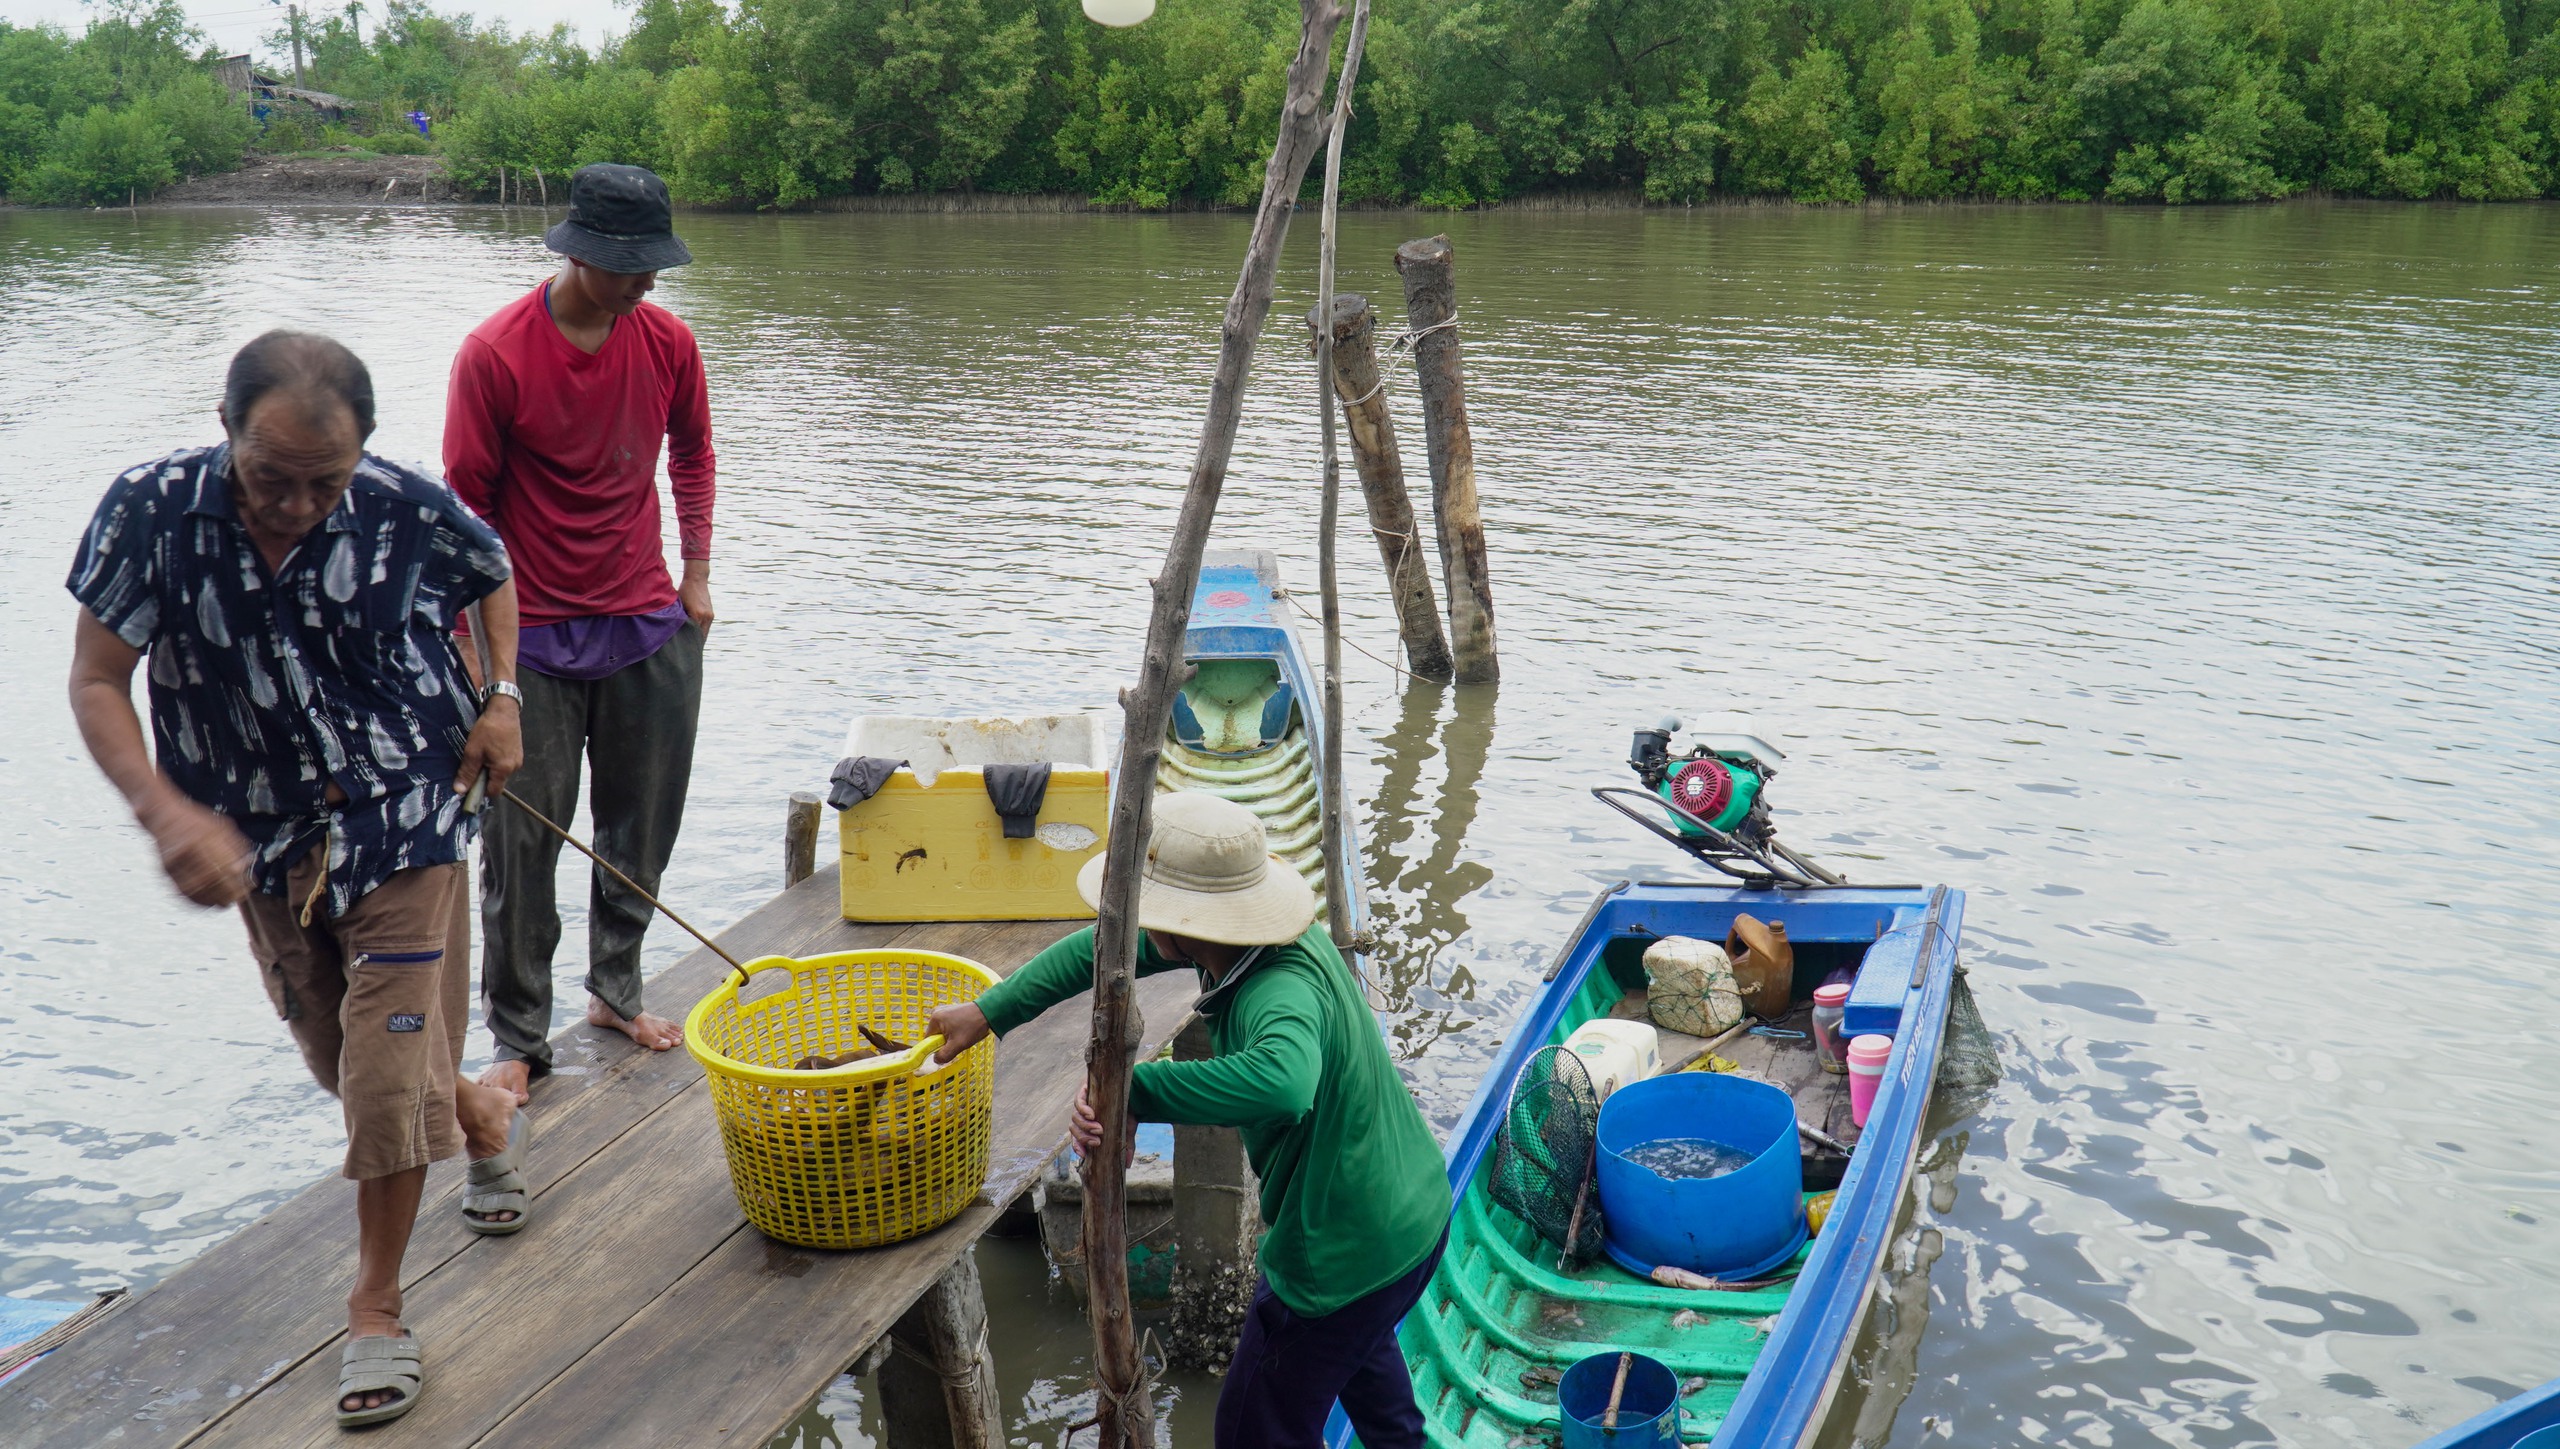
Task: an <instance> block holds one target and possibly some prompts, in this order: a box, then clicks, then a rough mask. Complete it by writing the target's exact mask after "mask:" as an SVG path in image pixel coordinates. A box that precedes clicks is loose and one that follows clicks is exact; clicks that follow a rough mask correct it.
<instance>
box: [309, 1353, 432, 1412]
mask: <svg viewBox="0 0 2560 1449" xmlns="http://www.w3.org/2000/svg"><path fill="white" fill-rule="evenodd" d="M425 1382H426V1371H425V1368H424V1365H423V1364H421V1362H420V1361H419V1358H418V1339H417V1336H416V1335H415V1334H410V1333H398V1334H385V1333H376V1334H368V1335H366V1336H365V1337H363V1338H351V1339H348V1340H347V1346H346V1347H345V1348H343V1349H341V1350H339V1352H338V1397H337V1398H336V1399H334V1400H332V1401H331V1403H332V1405H333V1407H335V1408H336V1409H337V1411H338V1427H339V1428H341V1429H353V1428H357V1427H360V1426H362V1425H365V1424H380V1423H384V1422H386V1421H388V1420H392V1419H397V1418H399V1417H400V1416H401V1415H402V1414H405V1413H407V1412H409V1410H410V1409H411V1408H412V1407H414V1406H415V1405H416V1404H417V1402H418V1391H419V1390H420V1389H421V1388H423V1387H424V1386H425ZM385 1392H389V1393H396V1394H398V1395H399V1396H400V1397H398V1398H396V1399H393V1400H392V1401H391V1402H390V1403H387V1404H382V1405H379V1406H377V1407H375V1408H371V1409H350V1408H347V1407H346V1402H347V1398H348V1396H349V1395H351V1394H379V1393H385Z"/></svg>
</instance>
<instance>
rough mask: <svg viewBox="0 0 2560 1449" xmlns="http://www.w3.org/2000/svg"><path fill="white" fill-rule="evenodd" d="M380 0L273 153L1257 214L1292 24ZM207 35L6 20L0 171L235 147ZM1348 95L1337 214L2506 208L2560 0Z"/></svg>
mask: <svg viewBox="0 0 2560 1449" xmlns="http://www.w3.org/2000/svg"><path fill="white" fill-rule="evenodd" d="M324 3H326V0H324ZM377 3H380V4H381V6H382V8H381V10H380V11H379V12H378V13H377V12H374V11H373V10H371V9H369V8H365V7H363V6H361V5H356V4H349V5H347V6H346V7H345V9H344V10H342V11H341V12H338V13H334V14H330V13H318V12H306V16H305V20H304V25H303V37H304V41H305V45H306V48H307V54H308V68H309V71H310V84H311V85H312V86H313V87H315V88H317V89H322V90H327V91H332V92H335V93H337V94H340V95H344V96H347V97H349V98H350V99H351V100H353V101H354V102H355V103H356V107H355V110H354V111H353V113H352V114H351V117H350V120H349V122H348V129H347V130H346V131H345V132H343V133H341V132H336V131H332V132H330V133H329V134H327V135H325V136H324V135H323V134H322V133H321V131H320V130H319V128H318V127H317V125H316V123H315V122H312V121H311V120H310V119H309V118H307V117H297V116H295V115H291V114H285V113H279V114H278V115H277V116H276V117H275V118H274V119H273V120H272V121H271V122H270V124H269V127H268V130H267V133H266V135H265V137H264V138H263V141H262V142H261V144H263V145H264V146H265V147H266V148H268V149H270V150H283V149H300V148H307V147H311V146H316V145H320V144H323V143H324V142H337V141H347V142H352V143H353V144H356V145H359V146H364V147H369V148H371V149H376V150H383V151H393V150H404V151H412V152H414V151H422V150H426V149H430V147H431V146H432V147H433V148H435V149H441V150H442V151H443V152H444V155H445V160H446V164H447V166H448V167H449V168H450V169H451V170H452V172H453V174H454V175H455V176H456V177H457V178H458V179H460V180H461V181H463V182H464V183H465V184H466V185H473V186H478V187H483V188H486V187H489V186H491V185H493V184H494V183H495V180H496V177H497V175H498V173H499V171H500V169H501V168H503V169H505V170H506V171H507V172H509V173H511V174H521V175H523V176H525V177H526V178H527V179H528V181H530V180H531V179H532V178H533V177H535V176H536V175H539V176H540V177H541V178H543V179H544V180H546V181H547V180H555V179H556V180H562V181H565V179H566V177H567V176H568V174H569V173H571V172H573V171H574V170H575V169H576V168H577V167H578V166H580V165H583V164H585V163H587V162H590V161H597V160H616V161H630V162H637V163H640V164H644V165H650V166H654V167H656V168H657V169H659V170H660V171H661V172H662V173H663V174H665V176H666V177H667V180H668V184H669V185H670V186H671V187H672V188H673V189H674V191H675V193H676V195H677V196H678V197H679V198H681V199H683V200H686V201H690V202H696V203H704V204H718V205H737V206H761V207H770V206H792V205H797V204H801V203H804V202H807V201H810V200H813V199H815V198H818V197H822V196H828V195H837V194H847V193H852V194H863V193H881V194H895V193H903V192H940V191H970V190H980V191H1009V192H1038V191H1072V192H1080V193H1083V194H1085V195H1087V196H1088V197H1090V198H1092V199H1093V200H1094V201H1095V202H1096V203H1097V204H1101V205H1107V206H1125V207H1132V208H1148V209H1152V208H1164V207H1178V206H1199V205H1224V206H1238V205H1248V204H1251V203H1252V201H1253V200H1254V198H1255V197H1256V196H1257V195H1258V194H1259V193H1260V190H1261V186H1262V173H1263V162H1264V159H1265V157H1266V156H1267V155H1268V152H1269V148H1270V144H1271V136H1272V133H1273V131H1274V129H1275V128H1276V126H1277V124H1278V108H1279V99H1280V91H1281V86H1282V84H1283V81H1284V77H1285V74H1286V70H1287V66H1288V62H1289V59H1290V56H1291V54H1292V52H1293V50H1294V48H1295V44H1296V38H1297V29H1298V15H1299V9H1298V6H1297V5H1296V4H1294V3H1291V0H1162V8H1161V9H1160V11H1159V12H1158V14H1157V15H1156V16H1155V17H1154V18H1153V19H1151V20H1149V21H1148V22H1147V23H1146V24H1144V25H1141V26H1137V27H1135V28H1133V29H1128V30H1105V29H1102V28H1100V27H1097V26H1094V25H1092V24H1090V23H1088V22H1087V21H1086V20H1085V19H1084V18H1083V16H1082V14H1081V12H1080V9H1079V7H1078V4H1077V0H726V3H724V0H626V3H627V4H629V5H630V6H631V9H630V13H629V21H630V23H629V28H628V31H627V33H625V34H624V35H622V36H621V37H619V38H618V39H616V38H613V37H598V38H597V40H598V41H599V42H600V43H599V44H597V45H596V46H594V47H593V48H590V47H588V46H586V45H582V44H580V43H579V42H578V41H577V40H576V39H575V38H573V37H572V36H571V35H570V34H569V33H568V32H566V31H565V30H559V29H555V30H553V31H551V32H550V33H548V34H521V33H517V32H514V31H511V30H509V29H508V28H507V27H506V26H505V25H503V24H498V23H490V22H487V21H484V20H479V19H475V18H473V17H472V16H470V15H467V14H462V13H458V12H441V11H437V10H433V9H430V8H429V0H377ZM200 44H201V37H198V36H195V35H193V34H192V32H190V31H189V30H188V29H187V26H186V21H185V17H184V13H183V11H182V10H181V9H180V8H179V6H178V0H109V3H108V4H107V6H106V8H104V9H103V10H101V11H100V12H99V13H98V15H97V17H96V18H95V19H94V20H93V22H92V23H91V25H90V26H89V27H88V30H87V32H86V33H85V34H84V35H83V36H81V37H80V38H78V39H76V40H75V39H71V38H68V37H66V36H64V35H63V34H62V33H61V32H59V31H55V30H49V29H44V28H33V29H29V28H14V27H11V26H8V25H6V24H5V23H0V188H5V189H6V190H7V191H8V192H9V193H10V194H12V195H32V194H34V193H35V191H36V190H38V189H44V188H49V190H47V193H46V194H55V193H59V194H61V195H65V196H73V195H79V196H89V195H96V194H99V189H100V188H102V187H105V186H107V185H109V183H108V182H107V181H104V180H98V179H96V178H101V177H105V176H107V175H108V174H109V173H110V172H113V173H115V174H117V175H130V176H147V175H151V174H156V173H155V172H154V168H153V167H152V166H151V165H150V164H149V157H150V155H151V154H152V153H153V149H154V144H155V142H156V145H157V148H158V151H159V153H160V154H163V155H164V156H165V157H166V159H167V162H168V165H169V167H170V168H172V169H174V170H175V171H177V172H180V173H184V172H188V171H193V170H203V169H210V168H217V167H220V166H224V165H228V164H230V160H231V158H233V157H235V156H236V154H237V150H238V147H239V145H240V142H241V139H242V137H241V134H240V130H239V125H238V122H237V116H236V114H235V113H233V112H229V111H226V110H224V109H223V107H222V106H221V105H219V104H217V103H216V102H217V92H216V91H215V90H213V89H209V88H208V87H209V85H210V83H209V82H207V81H206V79H205V76H206V66H205V63H204V59H203V58H202V57H200V56H198V55H196V54H194V53H193V50H192V49H191V47H200ZM1341 44H1342V37H1341V36H1337V39H1336V47H1337V58H1338V56H1339V48H1340V46H1341ZM1359 101H1360V104H1359V106H1358V107H1357V108H1355V111H1354V113H1353V123H1352V127H1351V132H1350V150H1349V153H1348V154H1347V156H1346V157H1345V159H1344V163H1343V168H1342V175H1343V188H1344V194H1345V197H1346V199H1348V200H1350V201H1352V202H1355V203H1358V202H1374V203H1390V204H1397V203H1401V204H1414V203H1418V204H1421V205H1424V206H1433V207H1450V208H1458V207H1473V206H1483V205H1490V204H1494V203H1498V202H1501V201H1503V200H1505V199H1506V198H1510V197H1514V196H1519V195H1522V194H1524V193H1532V192H1538V191H1548V190H1559V189H1603V190H1615V191H1623V192H1627V193H1631V194H1635V195H1640V196H1642V197H1643V198H1644V199H1645V200H1647V201H1650V202H1656V203H1689V202H1697V201H1703V200H1710V199H1713V198H1714V197H1717V196H1720V195H1737V196H1779V197H1787V198H1792V199H1794V200H1797V201H1803V202H1835V203H1836V202H1854V201H1859V200H1862V199H1864V198H1865V197H1868V196H1870V195H1874V196H1884V197H1908V198H1914V199H1930V198H1961V197H1997V198H2015V199H2043V198H2053V199H2067V200H2085V199H2088V198H2092V197H2098V198H2106V199H2111V200H2116V201H2125V202H2156V203H2167V204H2179V203H2187V202H2221V201H2248V200H2255V199H2261V198H2269V197H2279V196H2284V195H2288V194H2291V193H2294V192H2297V191H2300V190H2302V189H2304V188H2307V187H2318V188H2323V189H2327V190H2331V191H2336V192H2342V193H2348V194H2354V195H2368V196H2405V197H2458V198H2464V199H2474V200H2502V199H2508V198H2517V197H2527V196H2542V195H2550V194H2553V191H2554V188H2555V187H2560V0H1417V3H1415V4H1412V5H1407V6H1396V7H1389V8H1382V9H1381V10H1380V11H1379V12H1378V13H1377V14H1375V15H1374V16H1373V17H1372V27H1371V32H1370V41H1369V49H1368V52H1367V56H1366V59H1365V61H1364V63H1363V68H1362V72H1361V78H1360V96H1359ZM99 107H104V108H105V112H106V116H105V117H104V118H102V117H99V116H97V115H95V114H93V112H94V111H95V108H99ZM411 110H419V111H423V112H425V113H427V114H428V115H429V116H431V117H432V118H433V120H434V123H435V127H436V140H435V141H434V142H433V143H429V142H426V141H424V140H421V139H419V138H418V137H416V135H415V133H414V131H412V129H411V128H410V127H409V126H408V125H407V124H406V122H405V121H404V120H403V119H402V118H403V116H404V115H405V113H406V112H408V111H411ZM128 113H130V118H129V119H125V120H113V119H112V118H114V117H124V116H127V114H128ZM39 176H41V177H42V178H43V180H42V187H41V188H39V187H38V178H39ZM83 178H88V179H85V180H84V179H83ZM93 183H94V184H93ZM115 184H119V185H124V184H129V185H133V186H136V187H137V188H139V187H140V186H141V185H142V184H143V183H142V182H140V181H130V182H120V183H115ZM1310 184H1311V186H1312V182H1311V183H1310Z"/></svg>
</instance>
